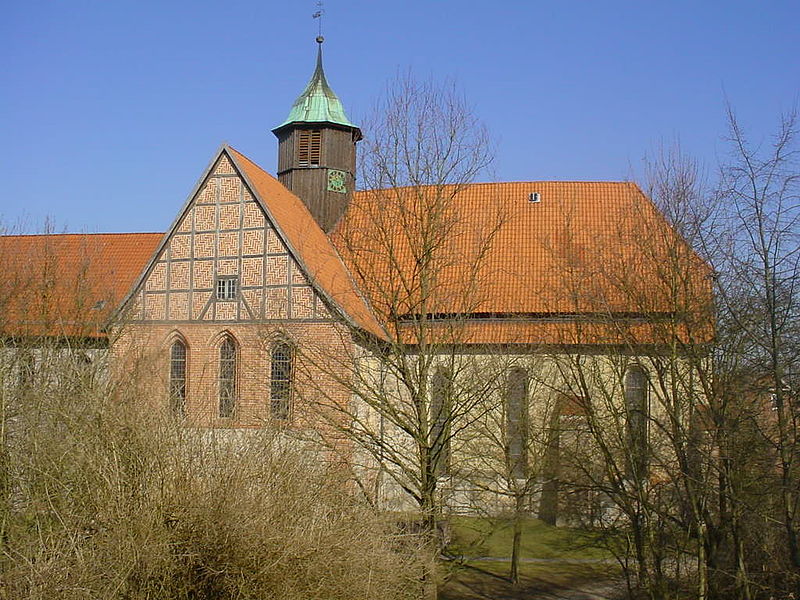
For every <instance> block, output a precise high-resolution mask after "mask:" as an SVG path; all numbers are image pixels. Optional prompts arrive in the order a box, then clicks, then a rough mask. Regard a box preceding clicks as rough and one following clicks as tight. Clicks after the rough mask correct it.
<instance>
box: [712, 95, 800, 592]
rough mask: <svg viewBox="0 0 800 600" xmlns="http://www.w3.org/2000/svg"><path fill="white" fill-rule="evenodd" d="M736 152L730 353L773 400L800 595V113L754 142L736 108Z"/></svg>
mask: <svg viewBox="0 0 800 600" xmlns="http://www.w3.org/2000/svg"><path fill="white" fill-rule="evenodd" d="M728 123H729V128H730V134H729V140H730V145H731V155H730V158H729V160H728V161H727V163H726V164H724V165H723V167H722V172H721V178H720V179H721V180H720V185H719V189H718V195H719V201H720V203H721V204H722V205H723V206H725V208H726V209H727V210H726V213H725V216H726V217H727V219H728V225H729V229H730V231H731V236H730V244H729V247H728V249H727V250H728V252H727V253H726V255H725V256H724V260H723V261H722V262H721V264H720V272H721V281H720V286H719V291H720V294H719V295H720V304H721V307H722V311H723V316H724V318H725V319H726V320H727V321H728V323H729V325H730V326H731V328H733V329H734V330H735V332H736V333H737V334H738V339H739V341H740V344H739V345H738V347H737V349H736V350H737V352H736V355H735V356H733V357H731V359H732V360H735V361H736V363H737V366H738V367H739V372H740V373H746V374H747V375H746V376H745V377H742V382H745V381H747V382H748V386H747V387H748V388H749V390H747V392H746V393H749V394H750V395H756V396H757V397H759V398H761V399H762V401H763V400H765V399H767V398H769V399H770V400H771V402H772V407H771V409H772V411H773V416H774V418H773V419H768V420H767V422H769V421H772V423H771V425H772V426H771V427H768V428H765V431H764V434H765V439H766V440H767V442H768V443H769V444H770V446H771V447H772V448H773V450H774V452H775V455H776V458H777V465H778V466H777V471H778V474H779V484H778V490H779V493H778V497H779V503H778V504H779V506H780V511H779V512H780V522H781V523H782V526H783V528H784V536H785V547H786V555H787V557H788V559H789V563H790V568H791V571H792V575H791V579H792V580H793V581H794V583H793V585H794V586H795V593H800V547H799V546H798V535H799V534H798V524H797V519H798V511H799V510H800V504H799V503H800V495H798V492H797V490H798V486H800V473H798V469H800V465H798V459H799V458H800V457H799V456H798V452H797V448H798V442H800V439H799V438H798V435H799V434H800V428H799V425H800V421H799V419H800V414H798V402H797V389H798V388H797V386H798V374H800V352H799V350H800V349H799V348H798V344H797V339H798V336H800V325H798V323H800V295H799V294H798V286H800V169H798V166H800V163H798V149H797V137H796V136H797V117H796V113H794V112H792V113H789V114H788V115H786V116H784V117H783V119H782V121H781V124H780V127H779V130H778V132H777V134H776V135H775V137H774V138H773V140H772V141H771V143H769V144H765V143H761V144H754V143H752V142H751V141H750V140H749V139H748V138H747V136H746V134H745V132H744V130H743V128H742V126H741V125H740V123H739V121H738V120H737V118H736V115H735V113H734V111H733V109H732V108H731V107H730V106H729V107H728Z"/></svg>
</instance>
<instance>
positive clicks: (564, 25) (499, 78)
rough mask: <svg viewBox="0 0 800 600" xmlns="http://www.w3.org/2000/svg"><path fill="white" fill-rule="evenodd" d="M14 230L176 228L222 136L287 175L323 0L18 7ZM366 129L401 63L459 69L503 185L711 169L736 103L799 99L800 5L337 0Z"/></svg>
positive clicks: (6, 55) (10, 220)
mask: <svg viewBox="0 0 800 600" xmlns="http://www.w3.org/2000/svg"><path fill="white" fill-rule="evenodd" d="M5 4H6V5H5V6H4V8H3V19H2V21H0V57H1V58H0V139H2V141H3V143H2V145H1V146H0V153H1V154H0V175H2V181H3V186H2V189H3V194H2V197H0V223H3V224H4V226H5V227H6V228H7V229H8V228H12V229H17V230H19V229H20V228H21V229H23V230H25V231H36V230H40V229H41V228H42V225H43V223H44V221H45V219H49V220H50V221H51V222H52V224H53V227H54V228H55V229H56V230H59V231H60V230H67V231H88V232H98V231H163V230H165V229H166V228H167V227H168V225H169V224H170V223H171V221H172V219H173V218H174V216H175V214H176V212H177V210H178V208H179V207H180V206H181V204H182V203H183V201H184V200H185V198H186V195H187V194H188V193H189V191H190V190H191V188H192V187H193V185H194V183H195V182H196V180H197V178H198V177H199V176H200V174H201V173H202V171H203V169H204V168H205V166H206V164H207V163H208V161H209V160H210V158H211V156H212V154H213V153H214V151H215V150H216V149H217V147H218V146H219V144H220V143H222V142H223V141H224V142H228V143H230V144H231V145H233V146H234V147H236V148H237V149H239V150H241V151H242V152H244V153H245V154H247V155H248V156H250V157H252V158H253V159H254V160H255V161H256V162H258V163H259V164H261V165H262V166H263V167H264V168H266V169H267V170H268V171H271V172H274V168H275V161H276V143H275V138H274V136H273V135H272V134H271V133H270V129H271V128H272V127H274V126H276V125H277V124H279V123H280V122H281V121H282V120H283V119H284V118H285V116H286V114H287V113H288V111H289V108H290V106H291V104H292V102H293V101H294V99H295V97H296V96H297V95H298V94H299V92H300V91H301V90H302V89H303V87H304V86H305V84H306V81H307V80H308V78H309V76H310V75H311V72H312V70H313V62H314V53H315V47H316V44H315V43H314V37H315V36H316V21H314V20H312V18H311V14H312V13H313V12H314V11H315V10H316V2H315V0H289V1H287V0H284V1H280V2H277V1H264V0H262V1H259V2H256V1H254V0H253V1H229V2H204V1H202V0H193V1H185V2H178V1H175V2H172V1H169V0H162V1H160V2H152V1H149V0H137V1H136V2H133V1H130V2H129V1H122V0H119V1H115V0H112V1H100V0H97V1H94V2H86V1H82V0H70V1H69V2H63V1H61V2H39V1H35V0H32V1H30V2H13V3H12V2H6V3H5ZM325 10H326V14H325V19H324V33H325V37H326V43H325V68H326V73H327V75H328V80H329V82H330V83H331V85H332V87H333V89H334V90H335V91H336V92H337V94H338V95H339V97H340V98H341V99H342V101H343V102H344V104H345V108H346V109H347V112H348V115H349V116H350V118H351V120H353V121H355V122H359V121H360V120H361V118H362V116H363V115H365V114H367V113H368V112H369V109H370V106H371V104H372V102H373V101H374V100H375V98H376V97H377V96H378V94H379V93H380V91H381V89H382V88H383V87H384V85H385V83H386V81H387V79H388V78H390V77H392V76H393V75H394V74H396V73H397V72H398V70H405V69H407V68H411V69H412V70H413V71H414V72H415V73H416V74H417V75H418V76H420V77H427V76H433V77H436V78H439V77H451V78H455V79H456V81H457V82H458V84H459V85H460V87H461V88H462V89H463V91H464V93H465V95H466V97H467V98H468V100H469V102H470V103H471V104H472V105H473V107H474V109H475V112H476V113H477V115H478V116H479V117H480V118H482V119H483V120H484V122H485V123H486V125H487V126H488V128H489V130H490V132H491V134H492V135H493V136H494V137H495V139H496V140H497V158H496V162H495V166H494V170H495V177H496V179H498V180H509V181H510V180H539V179H562V180H619V179H629V178H631V177H635V176H636V174H637V172H638V171H639V170H640V169H641V163H642V157H643V156H644V155H645V154H647V153H652V152H653V150H654V149H655V148H657V147H658V146H659V144H662V143H670V142H671V141H672V140H674V139H676V138H679V139H680V141H681V145H682V147H683V149H684V151H686V152H688V153H690V154H693V155H695V156H697V157H698V158H700V159H701V160H703V161H704V163H705V164H706V166H707V168H708V170H709V171H710V172H713V170H714V168H715V166H716V165H717V163H718V161H719V160H720V159H721V158H722V157H723V156H724V153H725V151H726V147H725V143H724V140H723V138H724V135H725V129H726V127H725V112H724V110H725V109H724V102H725V98H726V97H727V99H728V100H729V101H730V102H731V104H732V105H733V106H734V107H735V109H736V111H737V113H738V115H739V117H740V119H741V121H742V122H743V123H744V124H745V125H746V127H747V129H748V131H749V132H750V133H751V136H752V137H753V138H755V139H756V140H760V139H762V138H763V139H764V140H767V139H768V136H769V134H770V133H771V132H772V131H773V130H774V128H775V126H776V124H777V122H778V118H779V116H780V114H781V112H782V111H787V110H789V109H790V108H792V106H794V105H796V104H797V101H798V95H799V93H800V35H798V23H800V2H797V1H796V0H794V1H782V2H779V1H775V2H772V1H768V0H765V1H761V2H755V1H753V2H739V1H735V0H728V1H726V2H721V1H720V2H716V1H715V2H712V1H708V0H695V1H693V2H688V1H681V0H676V1H670V2H666V1H644V2H643V1H641V0H640V1H638V2H633V1H631V2H622V1H614V0H607V1H604V2H598V1H593V2H589V1H585V2H577V1H575V2H573V1H568V0H562V1H558V2H552V1H549V2H540V1H524V2H523V1H504V2H474V1H470V0H462V1H461V2H455V1H450V0H445V1H435V0H403V1H400V2H398V1H394V2H385V1H381V0H372V1H368V0H327V2H325Z"/></svg>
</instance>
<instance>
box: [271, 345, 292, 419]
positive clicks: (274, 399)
mask: <svg viewBox="0 0 800 600" xmlns="http://www.w3.org/2000/svg"><path fill="white" fill-rule="evenodd" d="M293 356H294V352H293V351H292V347H291V346H290V345H289V344H287V343H286V342H278V343H277V344H275V345H274V346H273V347H272V363H271V368H270V395H269V398H270V414H271V415H272V418H273V419H281V420H286V419H288V418H289V409H290V408H291V402H292V377H293V372H292V371H293V369H292V366H293V365H292V359H293Z"/></svg>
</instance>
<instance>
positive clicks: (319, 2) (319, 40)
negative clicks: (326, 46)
mask: <svg viewBox="0 0 800 600" xmlns="http://www.w3.org/2000/svg"><path fill="white" fill-rule="evenodd" d="M324 14H325V9H324V8H323V6H322V0H317V12H315V13H314V14H313V15H311V18H312V19H319V32H318V34H317V43H320V44H321V43H322V42H323V41H324V40H325V38H324V37H322V15H324Z"/></svg>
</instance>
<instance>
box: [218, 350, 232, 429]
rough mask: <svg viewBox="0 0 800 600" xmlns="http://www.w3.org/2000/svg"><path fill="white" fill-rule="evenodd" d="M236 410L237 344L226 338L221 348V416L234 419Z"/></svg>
mask: <svg viewBox="0 0 800 600" xmlns="http://www.w3.org/2000/svg"><path fill="white" fill-rule="evenodd" d="M235 408H236V343H235V342H234V341H233V339H232V338H231V337H230V336H225V338H224V339H223V340H222V344H220V347H219V416H220V417H232V416H233V411H234V409H235Z"/></svg>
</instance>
